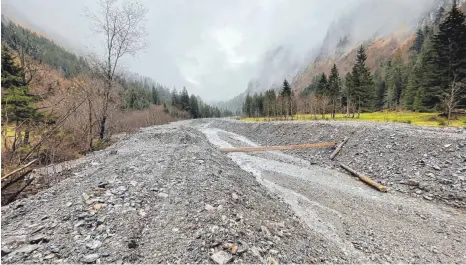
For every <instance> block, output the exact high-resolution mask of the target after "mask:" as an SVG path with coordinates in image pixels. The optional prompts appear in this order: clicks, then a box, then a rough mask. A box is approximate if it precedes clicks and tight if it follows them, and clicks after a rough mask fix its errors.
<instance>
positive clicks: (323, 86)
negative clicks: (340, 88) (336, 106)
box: [316, 73, 328, 96]
mask: <svg viewBox="0 0 466 265" xmlns="http://www.w3.org/2000/svg"><path fill="white" fill-rule="evenodd" d="M327 93H328V80H327V76H326V75H325V73H322V74H321V75H320V79H319V82H318V84H317V91H316V94H317V95H320V96H324V95H326V94H327Z"/></svg>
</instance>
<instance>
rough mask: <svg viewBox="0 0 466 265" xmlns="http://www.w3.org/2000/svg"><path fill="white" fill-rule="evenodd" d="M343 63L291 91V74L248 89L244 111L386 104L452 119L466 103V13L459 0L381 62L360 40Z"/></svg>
mask: <svg viewBox="0 0 466 265" xmlns="http://www.w3.org/2000/svg"><path fill="white" fill-rule="evenodd" d="M408 44H409V46H408ZM372 47H373V46H372ZM372 52H373V51H372ZM370 66H372V68H371V67H370ZM341 67H342V66H340V65H338V63H334V64H333V65H332V67H331V70H330V71H329V72H321V73H319V74H317V75H315V76H314V77H313V78H312V81H311V82H310V83H309V84H308V85H307V86H306V87H305V88H304V89H303V90H300V89H295V90H293V93H291V94H289V93H288V92H285V91H288V89H289V88H288V87H289V83H288V81H287V80H285V82H284V84H283V88H282V90H281V92H279V93H278V94H275V92H274V91H273V90H272V91H270V90H269V91H267V92H265V93H256V94H254V95H248V96H247V98H246V100H245V101H244V104H243V113H244V114H245V115H247V116H249V117H257V116H284V117H287V116H288V115H293V114H295V113H312V114H322V115H323V116H324V115H325V114H327V113H330V114H331V116H332V117H335V113H336V112H338V113H345V114H346V116H347V117H355V116H356V115H357V116H359V115H360V113H361V112H373V111H380V110H407V111H414V112H419V111H422V112H433V111H438V112H444V113H445V116H446V118H447V119H448V120H450V119H451V118H452V113H454V111H455V110H456V109H461V108H465V107H466V87H465V84H466V24H465V15H464V13H463V11H462V10H461V9H460V7H459V5H458V4H457V2H456V1H454V4H453V6H452V7H451V8H450V9H449V10H444V9H440V10H439V11H438V13H437V17H436V19H435V21H434V23H432V24H430V25H425V26H424V27H422V28H419V29H418V30H417V31H416V33H415V35H414V36H413V37H412V38H410V39H409V41H408V42H406V43H404V44H403V45H401V46H399V47H398V48H397V49H396V50H395V52H394V53H393V54H392V55H390V56H388V57H387V58H386V59H384V60H382V61H380V62H379V65H378V66H377V67H375V66H374V64H373V63H372V64H370V65H369V64H368V50H367V45H360V46H359V48H358V49H357V51H356V54H355V56H354V60H353V65H352V67H351V68H349V69H347V68H345V69H343V70H342V69H341ZM374 68H375V69H374ZM301 81H302V80H301ZM301 81H300V82H301ZM295 85H296V84H295ZM263 102H267V104H263ZM287 102H289V103H287ZM270 106H273V111H270V109H269V108H270ZM290 106H293V107H290Z"/></svg>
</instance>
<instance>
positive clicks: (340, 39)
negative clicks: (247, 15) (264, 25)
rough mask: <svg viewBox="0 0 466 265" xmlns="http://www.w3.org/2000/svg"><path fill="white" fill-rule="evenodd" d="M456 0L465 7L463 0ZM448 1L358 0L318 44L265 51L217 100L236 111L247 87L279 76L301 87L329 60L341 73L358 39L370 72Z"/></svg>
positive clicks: (274, 82) (258, 88) (405, 52)
mask: <svg viewBox="0 0 466 265" xmlns="http://www.w3.org/2000/svg"><path fill="white" fill-rule="evenodd" d="M458 2H460V3H462V4H463V5H462V8H463V10H464V9H466V5H465V4H464V3H466V0H459V1H458ZM451 3H452V0H422V1H421V0H420V1H404V0H379V1H372V0H363V1H361V2H359V5H355V6H353V8H351V9H350V10H348V11H347V12H346V13H345V14H344V15H342V16H341V17H340V18H339V19H337V20H335V21H334V22H333V23H332V24H331V25H330V26H329V28H328V30H327V34H326V36H325V38H324V39H323V41H322V44H321V45H320V47H310V48H309V51H308V53H307V54H305V55H301V57H297V56H296V55H295V54H294V53H293V51H291V50H288V49H287V48H286V47H280V48H278V49H276V50H275V51H274V52H268V53H267V54H266V55H265V56H264V60H263V69H264V70H263V71H261V72H260V73H259V75H258V76H256V77H255V78H253V79H252V80H251V81H250V82H249V84H248V87H247V89H246V91H245V92H243V93H241V94H240V95H238V96H237V97H235V98H233V99H232V100H230V101H227V102H222V106H226V107H228V108H229V109H231V110H234V111H236V110H238V109H240V108H241V104H242V102H243V101H244V98H245V97H246V95H247V94H248V93H249V94H254V93H255V92H263V91H265V90H267V89H270V88H275V89H279V88H280V86H281V83H282V82H283V79H285V78H288V79H292V80H293V81H292V87H293V90H294V91H296V92H299V91H302V90H303V89H304V88H306V87H307V86H309V85H310V84H311V81H312V78H313V77H314V76H316V75H318V74H320V73H322V72H325V73H326V74H328V73H329V72H330V69H331V67H332V66H333V64H334V63H335V64H337V67H338V69H339V71H340V74H346V73H347V72H348V71H350V68H351V67H352V65H353V64H354V61H355V58H356V49H357V47H358V46H359V45H361V44H363V45H365V46H366V48H367V55H368V59H367V64H368V66H369V67H370V68H371V70H372V72H375V71H377V70H379V69H380V68H381V67H380V66H381V64H382V63H383V62H384V61H386V60H387V59H389V58H390V56H391V55H393V54H394V53H395V52H399V53H400V54H401V56H402V58H403V59H404V60H405V61H406V60H407V59H408V56H409V49H410V47H411V46H412V43H413V40H414V32H415V30H416V29H417V28H420V27H423V26H424V25H429V24H431V23H432V22H433V21H434V19H435V17H436V13H437V12H438V10H439V9H440V7H444V8H445V9H448V8H449V6H451ZM297 41H299V40H297Z"/></svg>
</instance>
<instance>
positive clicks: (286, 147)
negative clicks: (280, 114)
mask: <svg viewBox="0 0 466 265" xmlns="http://www.w3.org/2000/svg"><path fill="white" fill-rule="evenodd" d="M335 145H336V143H317V144H300V145H279V146H259V147H237V148H236V147H232V148H219V149H218V150H219V151H220V152H222V153H232V152H258V151H272V150H295V149H307V148H315V147H331V146H335Z"/></svg>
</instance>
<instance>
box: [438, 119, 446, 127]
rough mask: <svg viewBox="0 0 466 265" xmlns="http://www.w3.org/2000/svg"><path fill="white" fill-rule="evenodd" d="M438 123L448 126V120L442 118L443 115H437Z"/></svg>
mask: <svg viewBox="0 0 466 265" xmlns="http://www.w3.org/2000/svg"><path fill="white" fill-rule="evenodd" d="M437 123H438V125H440V126H446V125H447V120H446V119H445V118H442V117H437Z"/></svg>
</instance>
